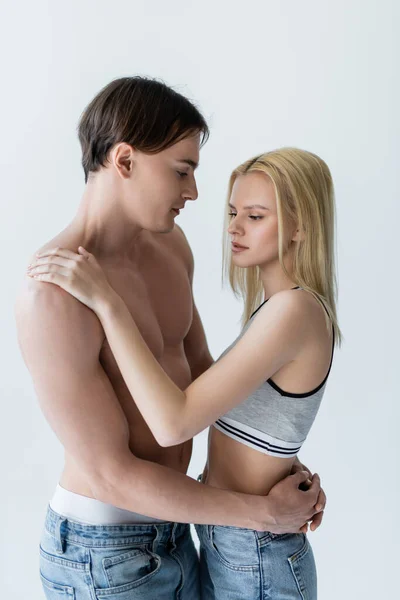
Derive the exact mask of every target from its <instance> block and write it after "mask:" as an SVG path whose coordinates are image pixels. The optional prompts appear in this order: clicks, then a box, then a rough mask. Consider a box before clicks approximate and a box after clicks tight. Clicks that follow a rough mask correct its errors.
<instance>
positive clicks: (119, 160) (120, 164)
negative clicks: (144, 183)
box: [110, 142, 134, 179]
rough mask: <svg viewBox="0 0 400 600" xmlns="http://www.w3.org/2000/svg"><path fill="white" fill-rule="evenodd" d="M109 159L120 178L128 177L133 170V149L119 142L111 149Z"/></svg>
mask: <svg viewBox="0 0 400 600" xmlns="http://www.w3.org/2000/svg"><path fill="white" fill-rule="evenodd" d="M110 161H111V163H112V164H113V166H114V167H115V170H116V171H117V173H118V175H119V176H120V177H121V178H122V179H129V177H131V175H132V171H133V161H134V149H133V148H132V146H130V145H129V144H126V143H125V142H121V143H120V144H116V146H114V148H113V149H112V150H111V155H110Z"/></svg>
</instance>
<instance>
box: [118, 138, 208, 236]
mask: <svg viewBox="0 0 400 600" xmlns="http://www.w3.org/2000/svg"><path fill="white" fill-rule="evenodd" d="M199 150H200V134H199V133H198V134H195V135H191V136H190V137H187V138H184V139H182V140H180V141H179V142H177V143H176V144H174V145H173V146H171V147H170V148H167V149H166V150H162V151H161V152H158V153H157V154H145V153H143V152H139V151H137V150H136V151H134V154H133V166H132V175H131V177H130V178H129V180H128V181H127V182H126V183H127V185H126V186H125V198H124V204H125V210H126V211H127V212H128V214H129V215H131V216H132V220H133V221H135V222H136V223H137V224H138V225H140V226H141V227H143V229H147V230H149V231H154V232H159V233H163V232H164V233H167V232H169V231H172V229H173V227H174V220H175V217H176V216H177V215H178V214H179V212H178V211H179V210H182V209H183V208H184V206H185V204H186V202H187V201H188V200H196V199H197V196H198V194H197V186H196V180H195V175H194V171H195V169H196V167H197V165H198V163H199Z"/></svg>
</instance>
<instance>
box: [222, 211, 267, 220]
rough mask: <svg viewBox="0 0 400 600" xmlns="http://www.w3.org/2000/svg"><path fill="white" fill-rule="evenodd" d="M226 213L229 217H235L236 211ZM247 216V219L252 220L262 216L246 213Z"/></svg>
mask: <svg viewBox="0 0 400 600" xmlns="http://www.w3.org/2000/svg"><path fill="white" fill-rule="evenodd" d="M228 215H229V216H230V217H236V215H237V213H233V212H230V213H228ZM248 217H249V219H252V220H253V221H258V220H259V219H262V218H263V217H261V216H259V215H248Z"/></svg>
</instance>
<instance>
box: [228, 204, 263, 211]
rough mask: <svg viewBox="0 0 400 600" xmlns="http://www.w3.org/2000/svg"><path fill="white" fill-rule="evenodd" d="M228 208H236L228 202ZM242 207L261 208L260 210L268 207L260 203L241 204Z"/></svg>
mask: <svg viewBox="0 0 400 600" xmlns="http://www.w3.org/2000/svg"><path fill="white" fill-rule="evenodd" d="M229 208H233V210H236V208H235V207H234V206H233V204H229ZM243 208H244V209H248V208H261V209H262V210H269V208H267V207H266V206H262V204H252V205H251V206H243Z"/></svg>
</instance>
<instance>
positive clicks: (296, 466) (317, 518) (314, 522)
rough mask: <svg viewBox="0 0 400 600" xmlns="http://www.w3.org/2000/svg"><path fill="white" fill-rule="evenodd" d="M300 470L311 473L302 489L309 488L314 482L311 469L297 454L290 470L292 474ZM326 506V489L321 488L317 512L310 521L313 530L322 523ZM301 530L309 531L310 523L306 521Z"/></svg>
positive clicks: (316, 506) (316, 507)
mask: <svg viewBox="0 0 400 600" xmlns="http://www.w3.org/2000/svg"><path fill="white" fill-rule="evenodd" d="M300 471H306V472H307V473H308V474H309V477H308V479H306V481H305V482H304V484H302V485H301V487H300V489H302V490H307V489H308V488H309V486H310V485H311V483H312V477H313V476H312V473H311V471H310V469H309V468H308V467H306V466H305V465H303V464H302V463H301V462H300V461H299V459H298V457H297V456H296V459H295V461H294V463H293V466H292V470H291V472H290V474H291V475H294V474H295V473H298V472H300ZM325 506H326V494H325V492H324V490H323V489H322V488H321V489H320V493H319V496H318V500H317V503H316V505H315V510H316V511H317V512H316V513H315V515H314V516H313V517H312V518H311V523H310V530H311V531H315V530H316V529H317V528H318V527H319V526H320V525H321V523H322V518H323V516H324V510H325ZM301 531H302V532H303V533H307V531H308V523H305V524H304V525H303V527H301Z"/></svg>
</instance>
